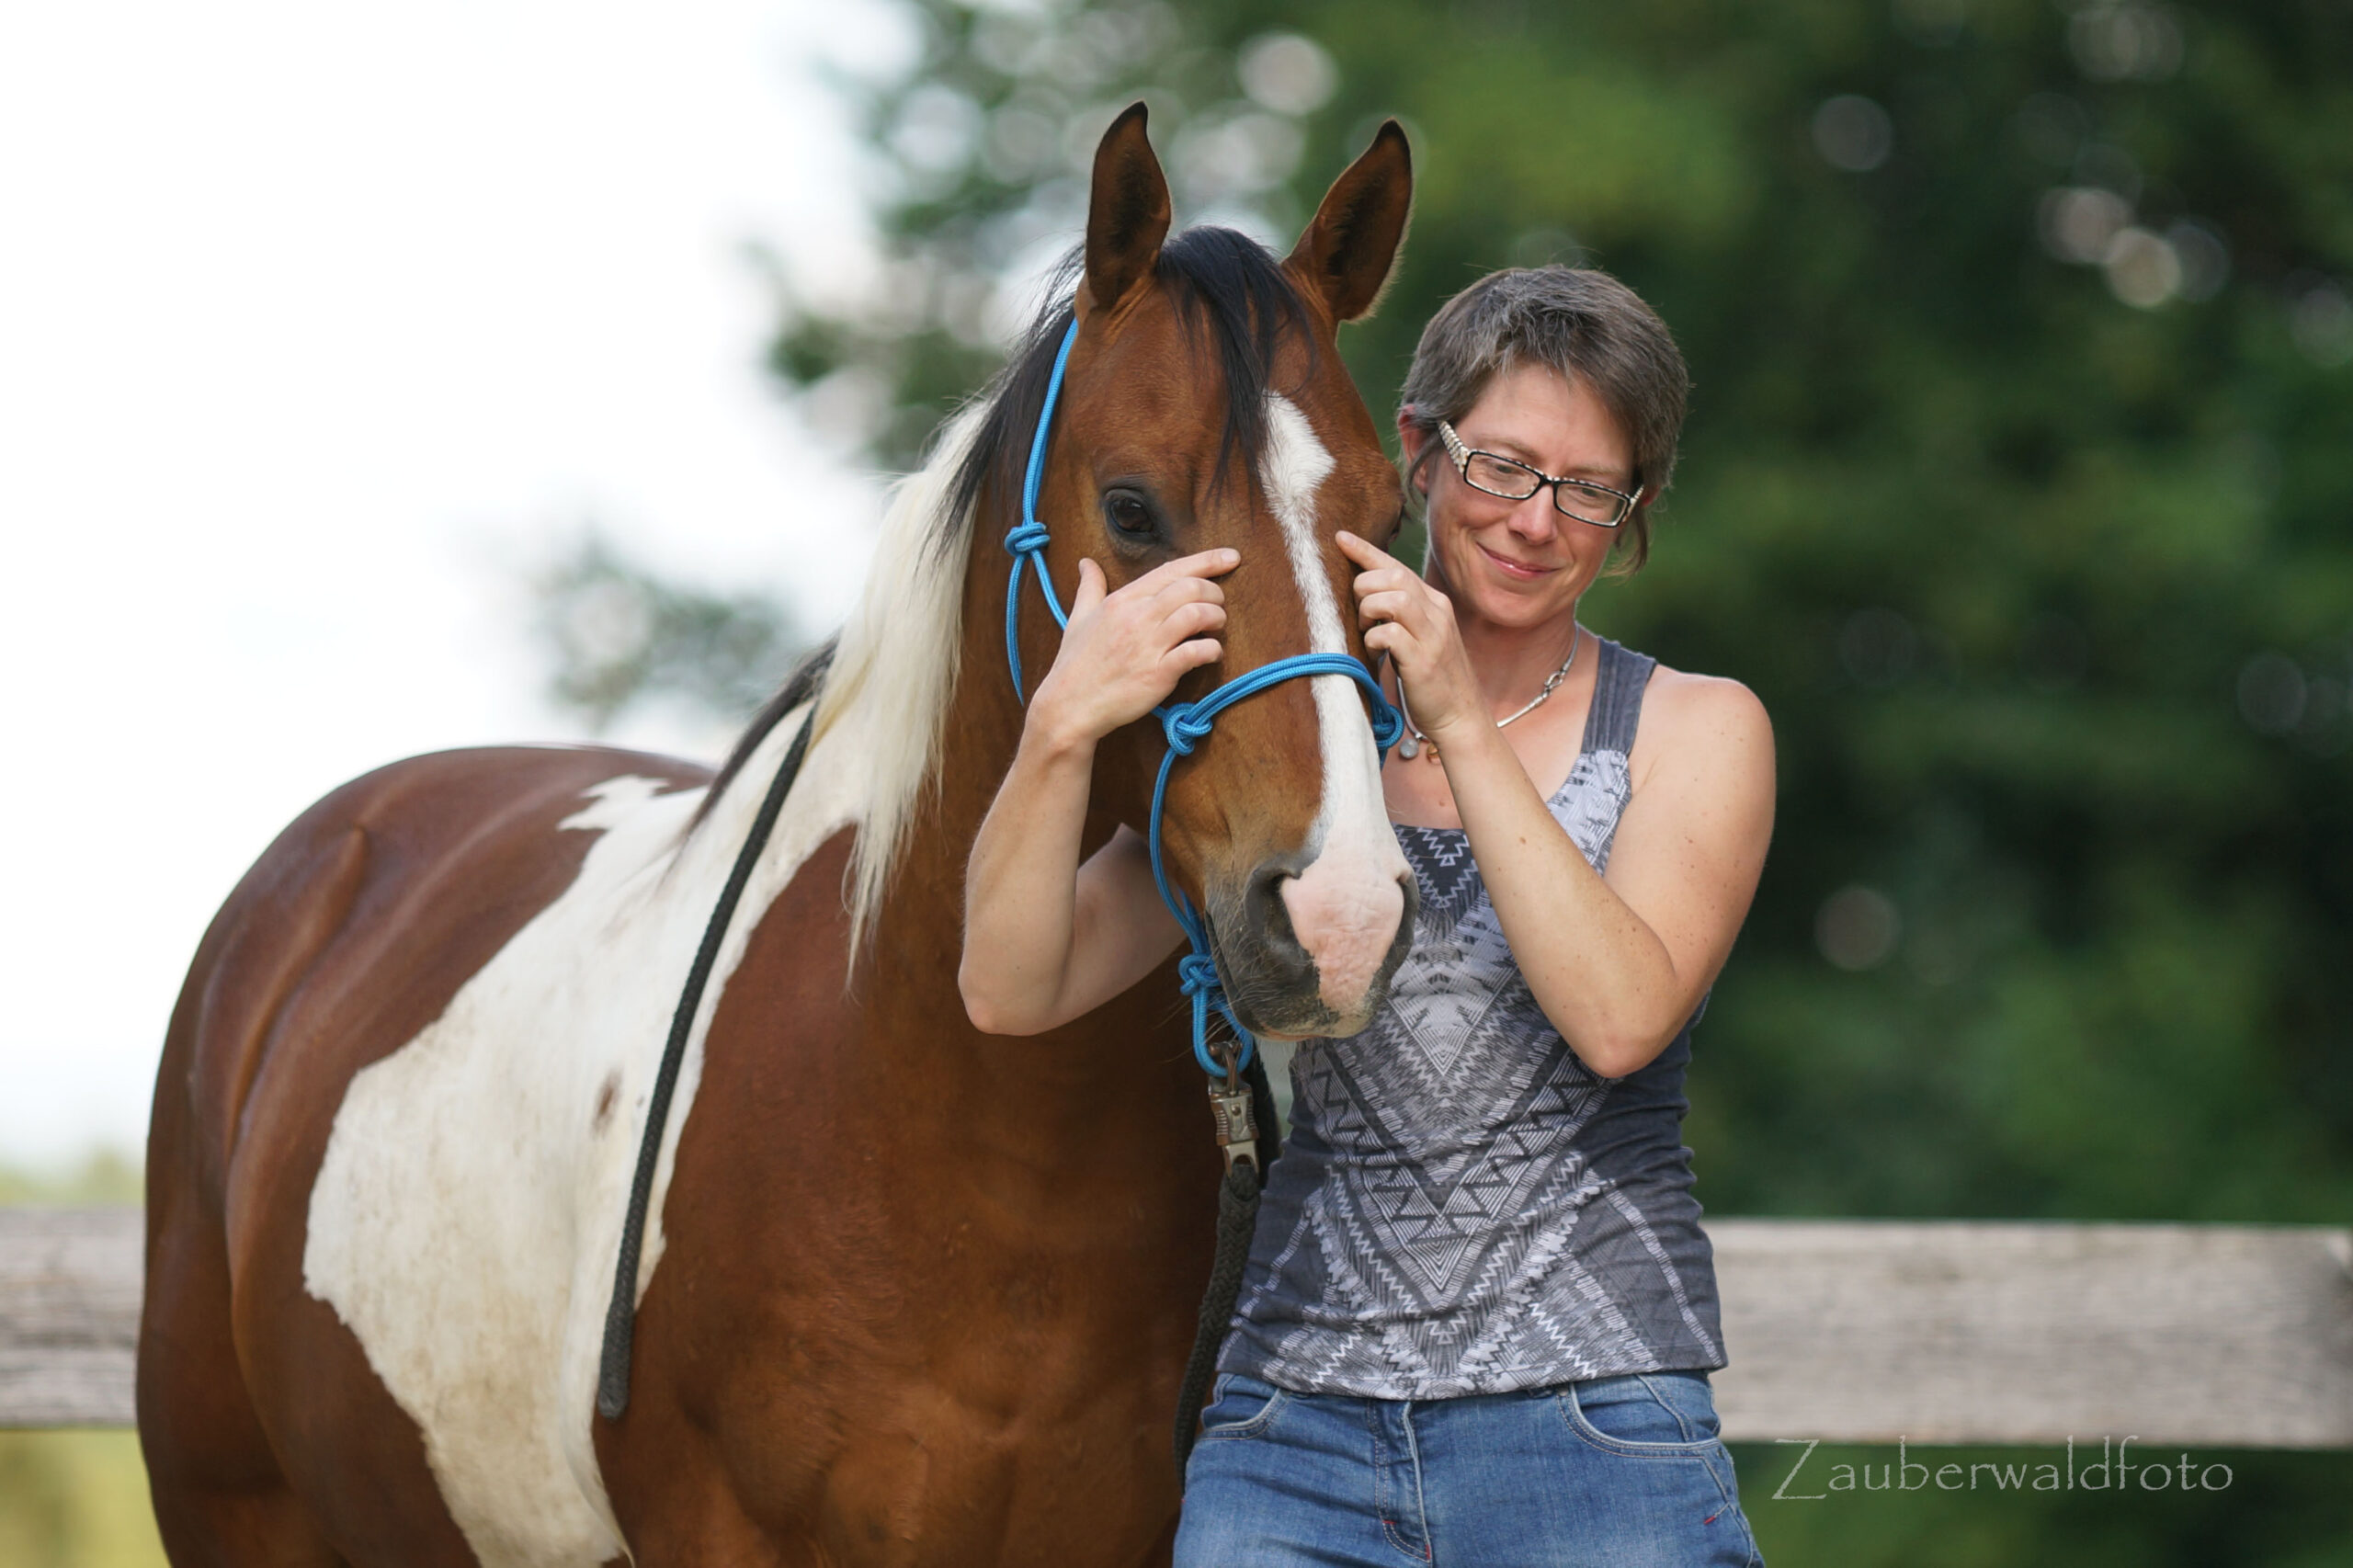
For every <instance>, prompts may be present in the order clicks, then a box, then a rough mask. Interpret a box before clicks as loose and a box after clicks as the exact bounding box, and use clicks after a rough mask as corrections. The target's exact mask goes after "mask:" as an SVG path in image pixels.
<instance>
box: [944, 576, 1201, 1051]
mask: <svg viewBox="0 0 2353 1568" xmlns="http://www.w3.org/2000/svg"><path fill="white" fill-rule="evenodd" d="M1239 559H1240V557H1239V556H1238V555H1236V554H1235V552H1234V551H1231V550H1213V551H1204V552H1202V553H1201V554H1199V555H1190V556H1187V557H1185V558H1184V559H1182V560H1179V561H1172V562H1167V563H1166V564H1165V565H1162V566H1159V567H1156V568H1154V570H1153V571H1151V572H1148V573H1146V574H1144V575H1143V576H1142V577H1139V578H1137V579H1136V580H1135V581H1134V582H1132V583H1131V584H1129V585H1127V586H1125V587H1123V588H1121V589H1120V590H1119V592H1117V593H1114V594H1109V595H1106V593H1105V592H1104V579H1103V573H1102V570H1101V568H1099V567H1097V565H1096V564H1095V562H1092V561H1086V562H1080V563H1079V585H1078V590H1077V592H1076V593H1075V594H1074V596H1073V597H1072V602H1071V612H1070V625H1069V626H1068V627H1067V628H1066V629H1065V630H1064V631H1063V643H1062V647H1061V649H1060V651H1059V652H1058V653H1056V654H1055V658H1054V665H1053V668H1052V669H1051V671H1049V672H1048V674H1047V676H1046V678H1045V679H1044V680H1043V681H1041V682H1040V683H1039V686H1038V689H1037V692H1036V693H1035V694H1034V695H1033V696H1032V697H1031V699H1030V702H1029V714H1028V716H1027V718H1026V720H1025V722H1024V723H1023V726H1022V731H1021V744H1020V748H1019V750H1018V751H1017V752H1016V753H1015V755H1014V759H1013V767H1012V768H1011V769H1010V770H1008V771H1007V773H1006V777H1005V782H1004V783H1003V784H1002V785H1000V786H999V787H998V789H997V793H996V799H995V801H993V802H992V803H991V804H990V806H989V811H988V815H987V816H986V817H985V818H984V819H983V821H982V823H981V830H980V833H979V835H978V836H976V837H975V838H974V840H973V843H972V858H971V860H970V861H969V862H968V863H967V865H966V868H965V874H964V954H963V960H962V962H961V965H960V967H959V968H958V971H957V976H956V980H957V985H958V988H959V989H960V990H961V992H962V994H963V997H964V1007H965V1011H966V1012H967V1013H968V1014H969V1015H970V1016H971V1017H972V1023H973V1026H974V1027H975V1028H980V1029H982V1030H983V1031H985V1032H987V1033H990V1034H1040V1033H1043V1032H1044V1031H1045V1030H1047V1029H1051V1028H1055V1027H1057V1026H1059V1025H1062V1024H1065V1023H1068V1022H1069V1021H1070V1020H1071V1019H1073V1018H1075V1017H1080V1016H1081V1015H1083V1014H1085V1013H1087V1012H1090V1011H1092V1010H1093V1009H1095V1008H1096V1007H1098V1006H1102V1005H1103V1004H1104V1003H1105V1002H1108V1001H1109V1000H1110V999H1111V998H1112V997H1114V996H1116V995H1118V994H1120V992H1122V991H1125V990H1126V989H1127V988H1128V987H1129V986H1131V985H1133V984H1134V983H1136V982H1137V981H1139V980H1142V978H1143V977H1144V976H1145V975H1147V974H1149V973H1151V972H1152V971H1153V969H1154V967H1155V966H1156V965H1158V964H1159V962H1160V961H1161V960H1163V959H1165V958H1166V957H1167V956H1168V953H1169V951H1170V949H1173V948H1175V947H1176V944H1177V943H1178V942H1179V941H1180V940H1182V939H1183V935H1182V933H1181V932H1179V931H1178V929H1177V926H1176V921H1175V920H1174V919H1172V918H1170V916H1169V915H1168V912H1167V910H1166V909H1165V908H1163V907H1162V905H1161V903H1160V895H1159V892H1158V891H1157V890H1156V889H1155V888H1154V885H1153V880H1152V869H1151V866H1150V864H1149V860H1148V858H1147V855H1146V851H1145V846H1144V844H1143V840H1142V838H1141V837H1139V836H1138V835H1136V834H1135V833H1133V832H1131V831H1130V830H1129V829H1127V828H1124V827H1123V828H1121V829H1120V830H1119V831H1118V832H1117V833H1116V834H1115V835H1113V836H1112V838H1111V840H1110V842H1109V843H1108V844H1106V845H1104V846H1103V847H1102V848H1100V849H1098V850H1097V851H1096V853H1095V854H1094V855H1093V856H1091V857H1090V858H1088V859H1087V861H1086V864H1085V865H1084V866H1082V865H1080V864H1079V859H1078V853H1079V847H1080V837H1081V835H1082V834H1083V833H1084V831H1085V829H1086V804H1087V790H1088V788H1089V784H1090V782H1091V780H1092V778H1093V774H1094V769H1095V747H1096V744H1097V742H1099V741H1100V740H1101V739H1102V738H1103V737H1104V736H1105V735H1107V734H1109V733H1111V732H1112V731H1113V730H1116V729H1118V728H1119V727H1120V725H1122V724H1125V723H1128V722H1131V721H1133V720H1135V719H1138V718H1141V717H1142V715H1143V714H1145V713H1147V712H1149V711H1150V710H1152V707H1153V705H1154V703H1157V702H1159V701H1160V700H1161V699H1163V698H1165V697H1166V696H1167V695H1168V693H1169V691H1170V690H1171V689H1172V688H1174V687H1175V686H1176V682H1177V680H1178V679H1179V678H1180V677H1181V676H1183V675H1184V674H1185V672H1186V671H1188V670H1190V669H1194V668H1196V667H1198V666H1199V665H1205V664H1208V663H1210V662H1211V661H1212V660H1214V659H1216V658H1217V656H1218V642H1217V638H1216V635H1215V634H1216V633H1217V632H1218V631H1222V629H1223V628H1224V625H1225V608H1224V599H1225V595H1224V590H1223V589H1222V588H1220V587H1219V586H1218V585H1217V583H1216V581H1215V579H1216V577H1217V576H1218V575H1219V574H1222V573H1224V572H1228V571H1231V570H1232V569H1233V565H1234V564H1235V562H1237V561H1238V560H1239Z"/></svg>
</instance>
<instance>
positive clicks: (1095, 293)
mask: <svg viewBox="0 0 2353 1568" xmlns="http://www.w3.org/2000/svg"><path fill="white" fill-rule="evenodd" d="M1143 122H1144V108H1143V105H1142V104H1141V103H1135V104H1130V105H1129V106H1128V108H1127V110H1126V112H1124V113H1123V114H1121V115H1120V118H1119V119H1115V120H1113V121H1112V122H1111V129H1110V130H1108V131H1105V132H1104V133H1103V140H1102V142H1100V143H1099V144H1098V145H1097V147H1096V149H1095V184H1094V187H1093V189H1092V190H1091V191H1090V192H1089V193H1088V196H1087V200H1086V292H1087V297H1088V298H1089V299H1090V300H1091V301H1093V303H1094V306H1095V308H1096V309H1097V310H1099V311H1107V312H1108V311H1113V310H1117V309H1118V308H1119V305H1120V301H1122V300H1125V299H1126V298H1127V297H1128V296H1129V294H1131V292H1133V291H1134V290H1135V288H1136V286H1137V285H1138V284H1140V283H1142V281H1143V280H1144V279H1145V278H1148V277H1150V276H1151V275H1152V264H1153V262H1154V260H1155V259H1157V258H1158V256H1159V255H1160V242H1161V241H1162V240H1164V239H1166V238H1167V237H1168V176H1165V175H1164V174H1162V173H1161V172H1160V160H1159V159H1158V158H1155V157H1154V156H1153V153H1152V142H1150V141H1148V140H1147V139H1146V138H1145V136H1144V133H1143Z"/></svg>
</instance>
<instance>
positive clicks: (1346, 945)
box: [1258, 393, 1407, 1013]
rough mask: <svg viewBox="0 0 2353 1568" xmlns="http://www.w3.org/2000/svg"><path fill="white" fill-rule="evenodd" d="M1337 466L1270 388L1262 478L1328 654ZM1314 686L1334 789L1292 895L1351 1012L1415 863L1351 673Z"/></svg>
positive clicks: (1322, 983) (1326, 985) (1305, 939)
mask: <svg viewBox="0 0 2353 1568" xmlns="http://www.w3.org/2000/svg"><path fill="white" fill-rule="evenodd" d="M1333 467H1334V464H1333V460H1332V454H1331V452H1330V451H1329V450H1328V449H1326V448H1325V447H1324V443H1323V442H1322V441H1321V440H1319V439H1317V438H1316V435H1315V430H1314V427H1313V426H1311V425H1309V424H1308V422H1307V416H1306V415H1304V414H1302V413H1301V412H1300V411H1299V409H1298V407H1297V406H1296V405H1295V404H1293V403H1291V401H1290V399H1289V398H1286V397H1283V396H1281V395H1279V394H1276V393H1269V394H1268V395H1267V448H1266V452H1265V454H1264V455H1263V456H1262V457H1261V459H1260V460H1259V467H1258V479H1259V483H1260V485H1261V486H1262V487H1263V488H1264V489H1265V491H1266V494H1267V506H1269V507H1270V508H1271V509H1272V510H1273V512H1274V514H1275V518H1276V521H1278V522H1279V523H1280V524H1281V525H1282V532H1283V547H1284V549H1285V550H1286V551H1288V552H1289V554H1290V566H1291V572H1292V574H1293V575H1294V576H1296V577H1297V578H1298V580H1299V594H1300V598H1301V600H1302V602H1303V603H1304V604H1305V605H1306V607H1307V631H1308V637H1309V640H1310V642H1311V643H1312V644H1313V648H1314V651H1315V652H1317V653H1347V651H1348V643H1347V631H1346V630H1345V628H1344V623H1343V622H1342V621H1341V619H1340V606H1339V601H1338V598H1337V597H1336V595H1335V594H1334V593H1333V591H1332V574H1331V568H1330V566H1329V565H1328V563H1327V562H1326V560H1325V557H1324V540H1322V538H1321V537H1319V536H1318V534H1317V533H1316V530H1315V493H1316V491H1317V489H1318V488H1319V487H1320V486H1322V484H1323V483H1324V480H1325V479H1326V478H1328V477H1329V476H1330V475H1331V472H1332V469H1333ZM1309 684H1310V685H1311V686H1313V687H1314V691H1315V718H1316V728H1317V730H1318V732H1319V735H1320V738H1321V741H1322V744H1323V752H1324V793H1323V799H1322V801H1321V803H1320V806H1319V808H1318V810H1317V812H1316V817H1315V825H1314V826H1313V828H1312V829H1311V830H1310V832H1309V835H1308V841H1307V848H1308V853H1309V854H1310V855H1311V856H1312V857H1313V858H1312V859H1311V860H1310V861H1309V863H1308V864H1307V866H1306V867H1305V868H1304V869H1302V870H1301V872H1300V874H1299V875H1298V876H1296V877H1293V878H1291V879H1290V881H1286V882H1285V883H1283V888H1282V896H1283V903H1284V907H1285V908H1286V909H1287V910H1288V911H1289V912H1290V920H1291V929H1292V931H1293V932H1294V933H1295V934H1296V935H1297V936H1298V937H1299V939H1300V943H1301V945H1302V946H1303V947H1304V948H1306V949H1307V951H1308V953H1309V955H1310V956H1311V957H1313V959H1314V960H1315V971H1316V977H1317V981H1318V983H1319V987H1320V990H1321V992H1322V994H1323V998H1324V1005H1325V1006H1329V1007H1331V1008H1332V1009H1333V1010H1334V1011H1335V1012H1339V1013H1350V1012H1354V1011H1355V1010H1356V1009H1357V1008H1358V1006H1361V1005H1362V1002H1363V1000H1364V994H1365V992H1366V991H1367V989H1368V988H1370V985H1371V984H1372V979H1373V976H1374V975H1375V974H1376V973H1378V972H1379V971H1380V968H1381V960H1383V959H1385V958H1387V957H1388V955H1389V949H1390V944H1391V943H1392V940H1393V939H1394V938H1395V937H1396V935H1397V923H1398V922H1399V921H1400V920H1402V919H1403V918H1404V909H1405V895H1404V885H1403V883H1402V882H1401V881H1400V879H1401V878H1403V877H1404V876H1405V875H1406V874H1407V868H1406V865H1405V857H1404V852H1403V851H1402V850H1400V849H1399V848H1398V847H1397V835H1395V834H1394V833H1393V832H1392V830H1391V829H1390V826H1389V810H1388V806H1387V804H1386V803H1385V801H1384V799H1383V797H1382V794H1381V750H1380V747H1379V746H1378V745H1377V744H1375V743H1374V741H1373V738H1372V723H1371V721H1370V720H1369V719H1368V718H1367V717H1366V716H1365V708H1364V699H1363V697H1362V695H1361V694H1360V693H1359V692H1358V687H1357V685H1356V683H1355V682H1354V681H1352V680H1349V679H1348V678H1347V676H1310V677H1309Z"/></svg>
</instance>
